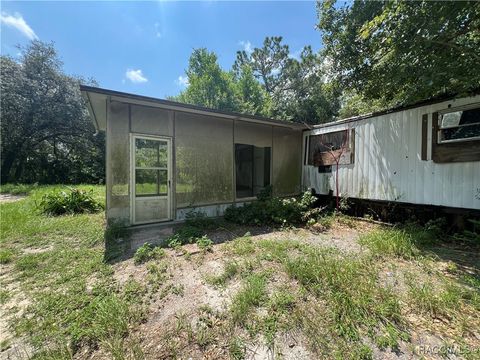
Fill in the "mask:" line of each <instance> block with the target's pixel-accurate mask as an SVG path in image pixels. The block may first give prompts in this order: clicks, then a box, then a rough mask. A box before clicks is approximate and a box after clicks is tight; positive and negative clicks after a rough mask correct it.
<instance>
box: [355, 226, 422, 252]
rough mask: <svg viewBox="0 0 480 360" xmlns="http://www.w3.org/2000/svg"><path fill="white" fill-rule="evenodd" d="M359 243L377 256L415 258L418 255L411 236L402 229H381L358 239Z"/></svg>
mask: <svg viewBox="0 0 480 360" xmlns="http://www.w3.org/2000/svg"><path fill="white" fill-rule="evenodd" d="M359 243H360V244H361V245H365V246H367V247H368V248H369V249H370V251H371V252H372V253H373V254H375V255H378V256H384V255H386V256H398V257H403V258H407V259H410V258H415V257H417V256H418V255H419V254H420V251H419V249H418V248H417V246H416V245H415V239H414V237H413V236H412V234H411V233H410V232H408V231H406V230H404V229H398V228H394V229H381V230H376V231H373V232H370V233H368V234H365V235H363V236H361V237H360V239H359Z"/></svg>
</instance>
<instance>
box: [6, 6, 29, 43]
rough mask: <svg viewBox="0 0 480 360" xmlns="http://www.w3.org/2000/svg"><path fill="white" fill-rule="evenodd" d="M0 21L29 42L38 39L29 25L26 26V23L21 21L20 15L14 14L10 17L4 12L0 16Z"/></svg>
mask: <svg viewBox="0 0 480 360" xmlns="http://www.w3.org/2000/svg"><path fill="white" fill-rule="evenodd" d="M0 20H1V23H2V24H5V25H6V26H10V27H13V28H15V29H17V30H18V31H20V32H21V33H22V34H23V35H25V36H26V37H27V38H29V39H30V40H37V39H38V36H37V34H35V31H33V29H32V28H31V27H30V25H28V24H27V22H26V21H25V20H24V19H23V17H22V15H20V14H19V13H17V12H16V13H14V14H13V15H10V14H8V13H6V12H2V13H1V15H0Z"/></svg>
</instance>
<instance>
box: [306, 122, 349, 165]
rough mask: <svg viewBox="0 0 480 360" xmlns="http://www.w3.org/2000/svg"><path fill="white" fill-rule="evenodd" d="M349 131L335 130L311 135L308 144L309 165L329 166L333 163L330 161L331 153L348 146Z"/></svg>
mask: <svg viewBox="0 0 480 360" xmlns="http://www.w3.org/2000/svg"><path fill="white" fill-rule="evenodd" d="M347 137H348V131H346V130H342V131H335V132H331V133H326V134H318V135H310V136H309V144H308V165H315V166H318V165H319V164H320V165H323V166H328V165H333V163H332V161H329V159H327V158H329V157H330V156H329V154H330V153H331V152H332V151H333V152H335V151H337V152H338V151H340V150H341V149H342V148H345V147H346V146H348V138H347Z"/></svg>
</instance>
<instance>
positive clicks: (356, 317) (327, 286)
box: [285, 249, 402, 341]
mask: <svg viewBox="0 0 480 360" xmlns="http://www.w3.org/2000/svg"><path fill="white" fill-rule="evenodd" d="M285 265H286V269H287V273H288V274H289V275H290V276H292V277H293V278H295V279H297V280H298V281H299V282H300V283H301V284H302V285H303V286H305V287H306V289H308V290H309V291H310V292H311V293H312V294H314V295H315V296H317V297H319V298H321V299H322V300H323V301H326V302H327V304H328V308H329V309H330V314H329V316H330V319H331V320H330V323H331V326H332V327H333V329H334V331H335V332H336V333H337V334H338V335H339V336H341V337H344V338H345V339H348V340H354V341H357V340H358V339H359V338H360V332H361V331H362V329H365V328H367V329H370V330H373V329H375V328H377V327H378V326H382V325H386V324H389V323H391V324H396V326H400V325H401V323H402V317H401V315H400V305H399V302H398V299H397V298H396V297H395V296H394V295H393V292H392V291H391V289H388V288H387V289H386V288H383V287H381V286H379V285H377V284H376V276H377V275H376V271H375V269H374V267H373V266H372V265H373V264H372V263H371V261H369V260H368V259H353V258H342V257H338V256H335V254H334V253H332V251H328V250H320V249H310V250H309V251H306V252H305V256H302V257H297V258H295V259H288V260H287V261H286V262H285Z"/></svg>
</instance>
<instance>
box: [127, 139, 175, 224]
mask: <svg viewBox="0 0 480 360" xmlns="http://www.w3.org/2000/svg"><path fill="white" fill-rule="evenodd" d="M132 155H133V159H132V197H133V199H132V200H133V204H132V205H133V206H132V217H133V219H132V220H133V223H134V224H146V223H152V222H159V221H167V220H170V219H171V140H170V139H168V138H157V137H146V136H139V135H133V136H132Z"/></svg>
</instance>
